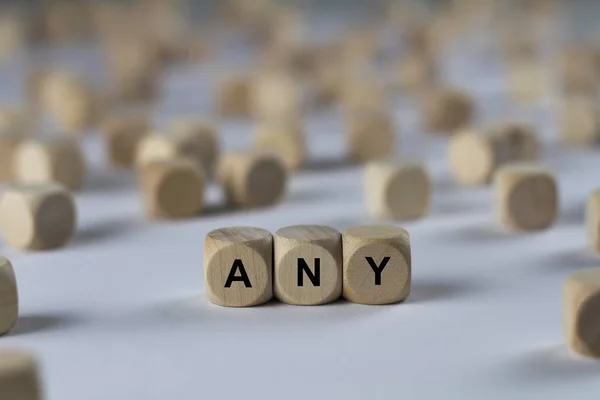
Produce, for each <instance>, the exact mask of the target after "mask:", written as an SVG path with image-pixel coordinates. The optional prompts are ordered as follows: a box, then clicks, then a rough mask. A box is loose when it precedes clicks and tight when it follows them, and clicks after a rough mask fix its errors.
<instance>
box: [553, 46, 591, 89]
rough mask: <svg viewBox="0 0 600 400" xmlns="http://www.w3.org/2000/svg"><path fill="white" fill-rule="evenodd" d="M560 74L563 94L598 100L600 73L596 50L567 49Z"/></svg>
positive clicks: (561, 59) (560, 61)
mask: <svg viewBox="0 0 600 400" xmlns="http://www.w3.org/2000/svg"><path fill="white" fill-rule="evenodd" d="M558 72H559V82H560V84H561V89H562V92H563V94H565V95H569V96H573V95H574V96H584V97H590V98H592V99H597V98H598V89H599V83H600V80H599V78H600V71H599V70H598V67H597V54H596V52H595V51H594V50H592V49H589V48H585V47H570V48H567V49H565V51H564V53H563V54H561V58H560V60H559V68H558Z"/></svg>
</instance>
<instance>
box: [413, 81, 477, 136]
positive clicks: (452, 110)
mask: <svg viewBox="0 0 600 400" xmlns="http://www.w3.org/2000/svg"><path fill="white" fill-rule="evenodd" d="M474 113H475V106H474V104H473V100H472V99H471V96H469V95H468V94H467V93H465V92H462V91H460V90H454V89H444V88H442V89H433V90H431V91H430V92H429V93H427V94H426V95H425V96H424V98H423V104H422V120H423V124H424V126H425V127H426V128H427V129H428V130H429V131H431V132H433V133H454V131H456V130H458V129H460V128H462V127H464V126H466V125H468V124H469V123H470V122H471V119H472V118H473V116H474Z"/></svg>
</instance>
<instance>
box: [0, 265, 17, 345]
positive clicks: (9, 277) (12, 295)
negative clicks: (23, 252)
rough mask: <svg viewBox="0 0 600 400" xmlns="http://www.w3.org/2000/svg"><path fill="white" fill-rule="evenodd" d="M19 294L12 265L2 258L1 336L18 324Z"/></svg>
mask: <svg viewBox="0 0 600 400" xmlns="http://www.w3.org/2000/svg"><path fill="white" fill-rule="evenodd" d="M18 316H19V294H18V290H17V281H16V278H15V271H14V269H13V266H12V264H11V263H10V261H8V260H7V259H6V258H4V257H0V336H2V335H5V334H7V333H9V332H10V331H11V329H12V328H13V327H14V326H15V324H16V323H17V318H18Z"/></svg>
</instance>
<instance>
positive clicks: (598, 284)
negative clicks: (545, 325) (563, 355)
mask: <svg viewBox="0 0 600 400" xmlns="http://www.w3.org/2000/svg"><path fill="white" fill-rule="evenodd" d="M598 313H600V268H591V269H583V270H580V271H577V272H575V273H573V274H571V275H570V276H569V277H568V278H567V280H566V281H565V285H564V292H563V327H564V332H565V338H566V341H567V345H568V346H569V348H570V349H571V350H572V351H573V352H575V353H577V354H580V355H583V356H587V357H594V358H600V342H599V341H598V335H600V331H599V328H598V323H597V321H598Z"/></svg>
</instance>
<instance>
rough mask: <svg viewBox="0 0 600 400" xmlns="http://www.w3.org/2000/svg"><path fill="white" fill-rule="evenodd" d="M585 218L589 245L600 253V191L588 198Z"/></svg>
mask: <svg viewBox="0 0 600 400" xmlns="http://www.w3.org/2000/svg"><path fill="white" fill-rule="evenodd" d="M585 218H586V226H587V237H588V243H589V245H590V247H591V248H592V249H593V250H594V251H597V252H600V191H598V190H597V191H595V192H593V193H592V194H591V195H590V197H589V198H588V201H587V206H586V216H585Z"/></svg>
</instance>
